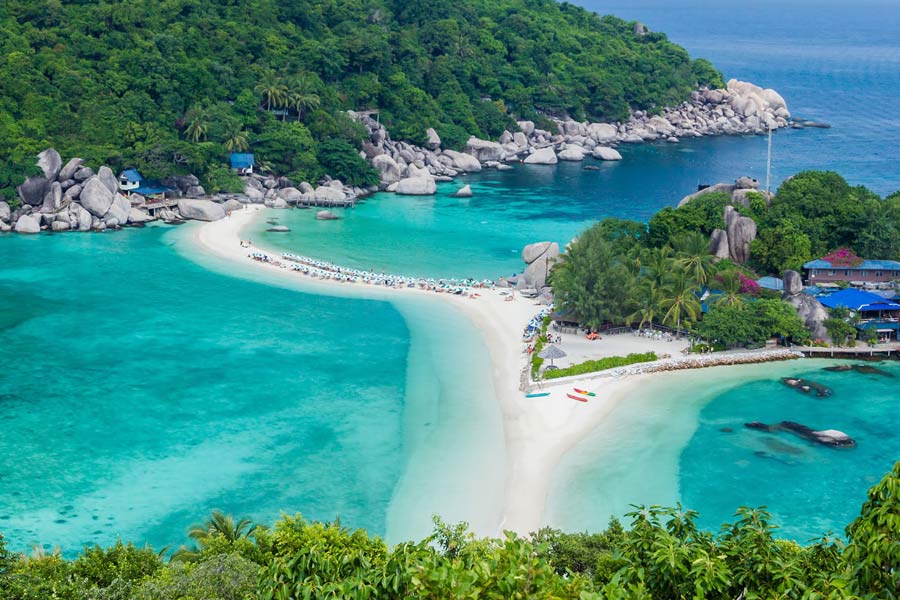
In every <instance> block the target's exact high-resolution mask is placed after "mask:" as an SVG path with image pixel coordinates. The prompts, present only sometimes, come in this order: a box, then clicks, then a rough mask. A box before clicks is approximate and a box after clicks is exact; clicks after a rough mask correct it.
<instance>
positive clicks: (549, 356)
mask: <svg viewBox="0 0 900 600" xmlns="http://www.w3.org/2000/svg"><path fill="white" fill-rule="evenodd" d="M538 356H540V357H541V358H543V359H546V360H549V361H550V364H551V365H552V364H553V359H554V358H565V357H566V353H565V352H563V351H562V349H561V348H560V347H559V346H557V345H556V344H550V345H549V346H547V347H546V348H544V349H543V350H541V351H540V352H538Z"/></svg>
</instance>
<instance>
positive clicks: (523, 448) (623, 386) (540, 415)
mask: <svg viewBox="0 0 900 600" xmlns="http://www.w3.org/2000/svg"><path fill="white" fill-rule="evenodd" d="M266 212H267V210H266V209H264V208H263V207H261V206H256V207H252V206H251V207H246V208H244V209H242V210H240V211H235V212H233V213H232V214H231V215H230V216H229V217H227V218H225V219H222V220H219V221H213V222H208V223H202V224H199V225H198V226H196V227H195V228H194V229H193V231H192V232H191V237H192V242H193V244H194V246H195V247H197V248H199V249H200V250H201V251H204V252H206V253H208V254H211V255H213V256H216V257H218V258H221V259H225V260H226V261H228V262H232V263H236V264H242V265H245V266H253V267H254V269H256V270H258V271H255V272H263V271H264V272H267V273H269V274H270V275H274V274H278V277H279V279H280V280H282V281H292V282H293V284H292V287H294V288H295V289H299V290H301V291H306V290H309V291H312V292H314V293H323V294H325V295H339V296H345V297H356V298H365V299H376V300H384V301H388V302H390V301H391V300H395V299H397V295H398V294H401V295H404V296H410V295H418V296H419V297H426V296H430V297H443V298H445V301H449V302H450V303H451V304H452V305H453V306H456V307H457V308H458V309H459V310H460V311H461V312H462V313H463V314H464V315H465V316H466V317H467V318H468V319H469V320H470V321H471V322H472V323H473V324H474V325H475V328H476V329H477V330H478V331H479V333H480V334H481V335H482V336H483V339H484V342H485V345H486V347H487V349H488V353H489V356H490V360H491V376H492V379H493V383H494V394H495V398H490V399H489V400H488V399H485V401H490V402H496V403H498V404H499V407H500V411H501V419H502V426H503V430H504V437H505V445H506V452H507V465H506V473H505V480H506V482H505V486H504V498H503V499H501V505H502V506H503V509H502V511H501V517H500V519H499V522H498V523H497V526H496V531H494V532H492V534H493V535H499V534H501V533H502V531H504V530H510V531H514V532H516V533H518V534H522V535H526V534H528V533H530V532H533V531H536V530H538V529H539V528H540V527H542V526H543V525H544V524H545V523H544V515H545V509H546V504H547V498H548V494H549V492H550V485H551V482H552V481H553V476H554V474H555V470H556V467H557V466H558V464H559V462H560V460H561V459H562V457H563V456H564V455H565V454H566V453H567V452H568V451H569V450H571V449H572V448H573V447H574V446H576V445H577V444H578V443H579V442H581V441H582V440H584V439H585V438H586V437H587V436H588V435H589V434H590V433H591V432H592V431H593V430H594V429H596V427H597V426H598V425H599V424H600V423H601V422H602V421H603V420H604V419H605V418H606V416H607V415H608V414H609V413H610V412H611V411H612V410H614V409H615V408H616V407H617V406H618V405H619V403H620V402H622V401H624V400H625V399H626V398H627V397H628V396H629V394H630V393H631V392H634V391H635V390H636V388H638V387H640V385H641V384H642V383H643V382H644V381H646V380H647V379H648V378H649V377H650V376H651V375H655V377H654V379H657V378H659V377H662V375H661V374H660V373H661V372H662V371H667V370H671V368H672V366H671V365H672V364H673V363H677V362H679V361H681V362H682V363H683V362H685V359H677V358H676V359H671V360H670V361H661V362H658V363H648V364H647V365H633V366H632V367H626V368H621V369H614V370H612V371H613V372H609V371H607V372H602V373H592V374H587V375H583V376H579V377H577V378H575V379H570V378H566V379H565V380H550V381H549V382H546V383H545V384H544V386H543V387H544V389H545V390H549V392H550V394H549V395H548V396H546V397H540V398H525V392H523V391H521V389H520V387H521V382H522V371H523V369H524V368H525V367H526V364H527V355H526V354H524V353H523V347H524V345H523V343H522V341H521V333H522V330H523V328H524V327H525V324H526V323H527V322H528V321H529V320H530V319H531V318H532V317H533V316H534V315H535V314H536V313H537V312H538V311H539V310H540V308H541V306H540V305H539V304H537V303H536V302H535V301H534V300H531V299H525V298H522V297H520V296H517V297H516V298H515V300H513V301H509V302H508V301H505V300H504V297H503V296H501V295H500V293H501V290H499V289H498V290H494V291H492V290H489V289H479V290H478V293H479V294H480V297H478V298H477V299H470V298H467V297H463V296H456V295H454V294H448V293H436V292H430V291H426V290H422V289H419V288H402V289H393V288H387V287H384V286H374V285H366V284H354V283H341V282H337V281H334V280H324V281H323V280H321V279H312V278H311V277H309V276H306V275H302V274H300V273H298V272H295V271H293V270H291V269H290V268H289V267H288V265H287V264H284V265H282V266H276V265H275V264H273V263H271V262H262V261H258V260H254V259H253V258H251V257H249V256H248V254H250V253H252V252H267V253H268V254H271V255H273V256H274V257H279V256H280V254H281V253H280V252H276V251H271V250H270V249H266V248H261V247H259V246H253V247H251V248H247V247H244V246H242V245H241V243H240V242H241V240H242V239H243V238H242V237H241V232H242V231H243V230H244V229H245V228H246V227H247V226H249V225H251V224H252V223H253V222H254V220H255V218H261V217H262V216H263V215H265V214H266ZM288 264H290V263H288ZM782 354H783V353H782ZM744 355H745V356H747V357H748V358H749V357H750V355H748V354H747V353H744ZM783 358H785V357H784V356H779V357H778V358H777V359H783ZM715 359H724V360H725V361H730V362H725V363H724V364H734V358H733V357H732V356H729V357H724V356H719V357H716V356H714V355H710V356H709V357H707V358H706V359H704V360H699V361H698V360H696V359H694V358H692V359H690V362H691V364H692V365H693V366H688V367H685V366H682V367H681V368H699V367H707V366H713V364H723V363H722V362H720V361H717V360H715ZM774 359H775V358H774V357H771V358H768V357H766V356H764V353H759V352H757V353H755V354H753V355H752V360H747V362H760V361H763V360H774ZM741 362H743V361H741ZM708 363H712V364H708ZM651 365H655V368H648V367H650V366H651ZM667 366H669V368H666V367H667ZM636 367H643V368H641V369H638V368H636ZM674 368H678V367H674ZM598 380H599V381H598ZM600 381H602V389H597V390H596V391H597V396H596V397H594V398H591V400H590V402H587V403H582V402H575V401H573V400H570V399H568V398H567V397H566V388H568V387H569V386H573V385H574V386H580V387H583V388H588V389H590V388H591V386H596V385H598V384H599V383H600Z"/></svg>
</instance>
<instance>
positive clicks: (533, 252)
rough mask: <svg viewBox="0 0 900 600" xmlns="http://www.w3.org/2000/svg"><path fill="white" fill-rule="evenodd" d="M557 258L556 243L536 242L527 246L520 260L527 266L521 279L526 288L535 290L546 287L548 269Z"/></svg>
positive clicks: (557, 247) (557, 248) (557, 245)
mask: <svg viewBox="0 0 900 600" xmlns="http://www.w3.org/2000/svg"><path fill="white" fill-rule="evenodd" d="M558 257H559V244H557V243H556V242H537V243H535V244H528V245H527V246H525V247H524V248H523V249H522V260H523V261H524V262H525V264H526V265H527V266H526V267H525V273H524V275H523V279H524V281H525V284H526V285H527V286H528V287H532V288H534V289H536V290H540V289H541V288H543V287H545V286H546V285H547V276H548V275H549V274H550V268H551V267H552V266H553V263H554V262H556V259H557V258H558Z"/></svg>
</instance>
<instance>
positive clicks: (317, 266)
mask: <svg viewBox="0 0 900 600" xmlns="http://www.w3.org/2000/svg"><path fill="white" fill-rule="evenodd" d="M248 244H249V243H248ZM241 246H242V247H244V242H243V241H242V242H241ZM248 256H249V257H250V258H252V259H253V260H255V261H258V262H265V263H270V264H272V265H274V266H277V267H281V268H288V266H287V265H285V264H283V263H282V262H281V261H277V260H273V259H272V257H270V256H269V255H268V254H265V253H263V252H252V253H250V254H248ZM281 257H282V258H283V259H284V260H286V261H290V262H291V263H292V264H291V265H290V267H289V268H290V269H291V270H292V271H295V272H298V273H302V274H303V275H308V276H310V277H316V278H319V279H324V280H332V281H336V282H340V283H364V284H368V285H379V286H384V287H389V288H394V289H399V288H412V289H421V290H426V291H433V292H439V293H447V294H455V295H458V296H467V297H469V298H471V299H476V298H478V297H479V296H480V295H481V294H479V293H477V292H474V291H471V290H473V289H486V288H488V289H494V287H495V285H496V284H495V283H494V282H493V281H491V280H489V279H483V280H476V279H432V278H428V279H426V278H424V277H410V276H404V275H391V274H386V273H384V272H382V273H376V272H375V271H374V270H369V271H366V270H362V269H352V268H348V267H342V266H340V265H335V264H332V263H329V262H326V261H322V260H316V259H313V258H309V257H305V256H298V255H296V254H291V253H289V252H285V253H283V254H282V255H281Z"/></svg>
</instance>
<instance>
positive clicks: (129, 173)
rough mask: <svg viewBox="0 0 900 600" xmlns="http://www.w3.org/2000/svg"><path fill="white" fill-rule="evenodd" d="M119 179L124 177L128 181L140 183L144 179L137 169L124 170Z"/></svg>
mask: <svg viewBox="0 0 900 600" xmlns="http://www.w3.org/2000/svg"><path fill="white" fill-rule="evenodd" d="M119 177H124V178H125V179H127V180H128V181H141V180H142V179H144V178H143V177H141V174H140V173H138V170H137V169H125V170H124V171H122V174H121V175H119Z"/></svg>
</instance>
